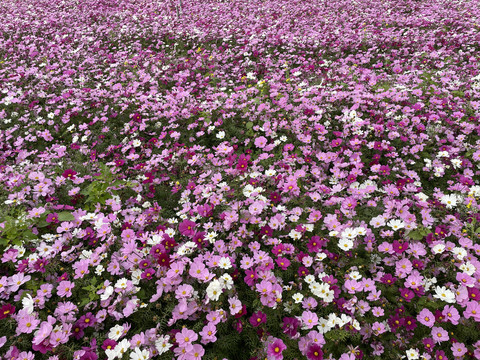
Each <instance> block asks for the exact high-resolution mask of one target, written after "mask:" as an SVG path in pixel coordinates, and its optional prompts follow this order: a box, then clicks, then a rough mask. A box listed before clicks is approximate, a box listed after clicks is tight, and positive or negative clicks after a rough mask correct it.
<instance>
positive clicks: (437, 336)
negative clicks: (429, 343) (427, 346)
mask: <svg viewBox="0 0 480 360" xmlns="http://www.w3.org/2000/svg"><path fill="white" fill-rule="evenodd" d="M431 334H432V338H433V340H434V341H435V342H436V343H441V342H443V341H448V339H449V337H448V332H447V330H445V329H443V328H441V327H439V326H434V327H433V328H432V333H431Z"/></svg>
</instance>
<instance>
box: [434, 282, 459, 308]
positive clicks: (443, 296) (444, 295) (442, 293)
mask: <svg viewBox="0 0 480 360" xmlns="http://www.w3.org/2000/svg"><path fill="white" fill-rule="evenodd" d="M433 297H434V298H437V299H440V300H443V301H445V302H447V303H449V304H452V303H454V302H455V293H454V292H453V291H451V290H449V289H447V288H446V287H445V286H437V287H435V295H433Z"/></svg>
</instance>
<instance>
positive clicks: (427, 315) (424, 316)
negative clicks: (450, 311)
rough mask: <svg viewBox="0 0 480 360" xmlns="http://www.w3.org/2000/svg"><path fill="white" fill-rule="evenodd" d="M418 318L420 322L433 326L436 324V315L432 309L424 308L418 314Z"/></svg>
mask: <svg viewBox="0 0 480 360" xmlns="http://www.w3.org/2000/svg"><path fill="white" fill-rule="evenodd" d="M417 320H418V322H419V323H420V324H423V325H425V326H428V327H430V328H431V327H432V326H433V325H434V324H435V315H433V313H432V312H431V311H430V310H428V309H425V308H424V309H422V311H420V313H419V314H418V315H417Z"/></svg>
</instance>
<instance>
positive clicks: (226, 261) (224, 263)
mask: <svg viewBox="0 0 480 360" xmlns="http://www.w3.org/2000/svg"><path fill="white" fill-rule="evenodd" d="M218 266H219V267H220V268H221V269H225V270H228V269H230V268H231V267H232V262H231V261H230V258H228V257H222V258H220V261H219V262H218Z"/></svg>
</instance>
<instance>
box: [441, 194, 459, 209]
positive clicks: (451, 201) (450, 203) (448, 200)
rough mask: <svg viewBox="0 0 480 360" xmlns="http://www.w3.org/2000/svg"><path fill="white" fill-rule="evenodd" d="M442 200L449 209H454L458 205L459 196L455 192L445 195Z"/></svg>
mask: <svg viewBox="0 0 480 360" xmlns="http://www.w3.org/2000/svg"><path fill="white" fill-rule="evenodd" d="M440 202H441V203H442V204H444V205H445V207H446V208H447V209H453V208H454V207H455V206H457V202H458V197H457V196H456V195H454V194H451V195H443V196H442V197H441V198H440Z"/></svg>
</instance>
